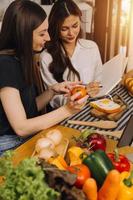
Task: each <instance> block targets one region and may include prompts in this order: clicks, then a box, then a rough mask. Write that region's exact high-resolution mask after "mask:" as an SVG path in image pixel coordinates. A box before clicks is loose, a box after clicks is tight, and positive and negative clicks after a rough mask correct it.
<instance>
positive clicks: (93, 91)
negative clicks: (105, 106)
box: [86, 81, 102, 97]
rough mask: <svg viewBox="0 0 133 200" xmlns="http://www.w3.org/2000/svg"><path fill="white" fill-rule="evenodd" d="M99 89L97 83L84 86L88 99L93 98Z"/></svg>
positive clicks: (99, 86)
mask: <svg viewBox="0 0 133 200" xmlns="http://www.w3.org/2000/svg"><path fill="white" fill-rule="evenodd" d="M101 87H102V86H101V85H100V83H99V82H97V81H94V82H90V83H89V84H88V85H86V89H87V92H88V94H89V96H90V97H95V96H96V95H97V94H98V92H99V91H100V88H101Z"/></svg>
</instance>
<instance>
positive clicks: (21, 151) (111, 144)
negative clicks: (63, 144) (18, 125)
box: [14, 126, 133, 164]
mask: <svg viewBox="0 0 133 200" xmlns="http://www.w3.org/2000/svg"><path fill="white" fill-rule="evenodd" d="M54 128H56V129H58V130H60V131H61V132H62V134H63V136H64V137H66V138H68V139H69V146H71V145H73V144H74V141H73V140H72V136H78V135H79V134H80V132H79V131H78V130H75V129H72V128H68V127H65V126H55V127H53V128H50V129H47V130H44V131H42V132H40V133H38V134H37V135H35V136H34V137H33V138H31V139H30V140H29V141H27V142H26V143H25V144H23V145H21V146H20V147H18V148H17V149H16V150H15V156H14V163H15V164H18V163H19V162H20V161H21V160H23V159H24V158H27V157H30V156H31V155H32V154H33V152H34V147H35V143H36V141H37V139H38V138H40V137H42V136H45V134H46V133H47V132H48V131H49V130H51V129H54ZM116 144H117V142H116V141H114V140H112V139H107V152H112V151H113V150H114V148H115V147H116ZM131 152H132V153H133V147H129V146H126V147H122V148H119V153H121V154H126V153H131Z"/></svg>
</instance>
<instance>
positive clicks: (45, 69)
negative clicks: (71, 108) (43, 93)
mask: <svg viewBox="0 0 133 200" xmlns="http://www.w3.org/2000/svg"><path fill="white" fill-rule="evenodd" d="M51 62H52V57H51V55H50V54H49V53H47V52H45V51H44V52H43V53H42V54H41V75H42V79H43V82H44V87H45V88H48V86H51V85H53V84H56V83H58V82H57V81H56V80H55V79H54V78H53V75H52V73H51V72H50V71H49V65H50V63H51ZM65 103H66V98H65V97H64V96H63V95H55V96H54V97H53V99H52V100H51V101H50V105H51V106H52V107H53V108H58V107H60V106H62V105H64V104H65Z"/></svg>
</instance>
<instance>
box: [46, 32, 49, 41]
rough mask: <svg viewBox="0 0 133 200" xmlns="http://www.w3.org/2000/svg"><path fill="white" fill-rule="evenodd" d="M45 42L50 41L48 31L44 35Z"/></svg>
mask: <svg viewBox="0 0 133 200" xmlns="http://www.w3.org/2000/svg"><path fill="white" fill-rule="evenodd" d="M45 41H50V35H49V33H48V31H47V33H46V35H45Z"/></svg>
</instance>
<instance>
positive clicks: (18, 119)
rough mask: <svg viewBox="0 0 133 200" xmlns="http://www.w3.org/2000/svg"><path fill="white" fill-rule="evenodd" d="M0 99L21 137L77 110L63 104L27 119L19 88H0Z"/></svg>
mask: <svg viewBox="0 0 133 200" xmlns="http://www.w3.org/2000/svg"><path fill="white" fill-rule="evenodd" d="M0 99H1V102H2V105H3V108H4V111H5V113H6V116H7V118H8V121H9V123H10V125H11V127H12V128H13V130H14V132H15V133H16V134H17V135H19V136H23V137H24V136H28V135H32V134H34V133H36V132H38V131H41V130H43V129H46V128H49V127H51V126H53V125H56V124H58V123H59V122H60V121H62V120H64V119H65V118H67V117H69V116H71V115H72V114H74V113H76V112H78V110H77V109H75V108H74V107H69V105H65V106H62V107H60V108H58V109H57V110H55V111H52V112H49V113H47V114H44V115H42V116H38V117H34V118H30V119H27V116H26V113H25V110H24V107H23V104H22V102H21V98H20V93H19V90H17V89H15V88H11V87H4V88H2V89H1V90H0ZM79 103H80V102H79ZM81 103H82V102H81ZM13 105H15V106H13Z"/></svg>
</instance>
